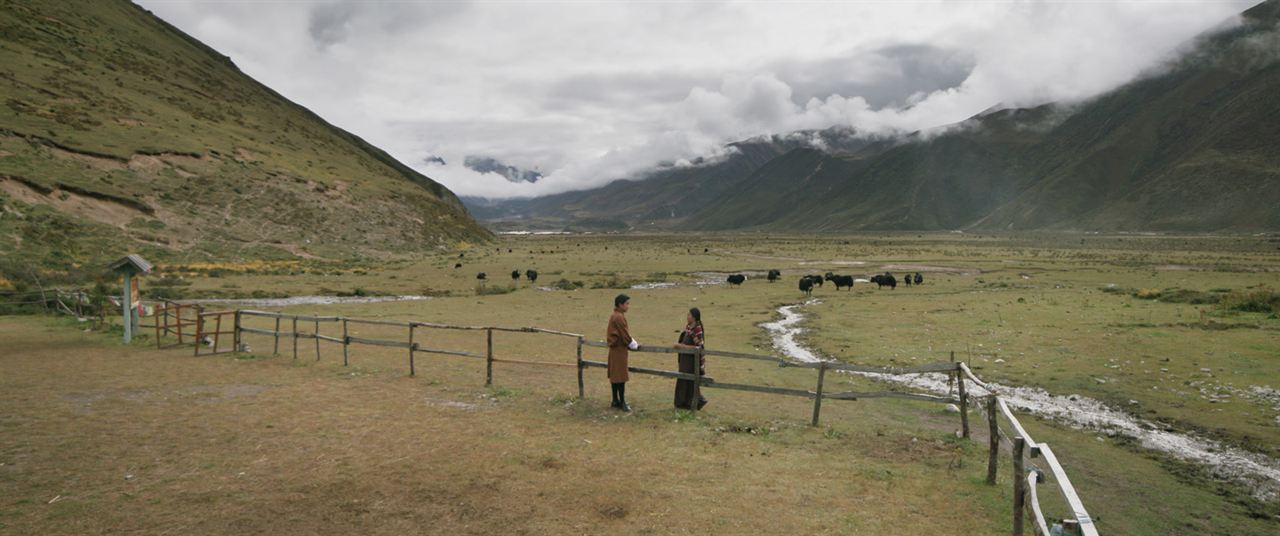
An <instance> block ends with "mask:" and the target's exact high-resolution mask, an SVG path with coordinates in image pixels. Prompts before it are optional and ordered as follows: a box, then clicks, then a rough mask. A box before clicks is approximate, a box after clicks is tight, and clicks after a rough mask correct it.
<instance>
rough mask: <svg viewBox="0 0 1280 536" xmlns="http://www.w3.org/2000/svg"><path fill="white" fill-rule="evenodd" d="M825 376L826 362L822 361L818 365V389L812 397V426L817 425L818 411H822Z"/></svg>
mask: <svg viewBox="0 0 1280 536" xmlns="http://www.w3.org/2000/svg"><path fill="white" fill-rule="evenodd" d="M826 376H827V362H826V361H823V362H822V364H821V365H820V366H819V367H818V389H817V392H816V394H817V396H814V397H813V426H817V425H818V413H819V412H821V411H822V381H823V379H824V378H825V377H826Z"/></svg>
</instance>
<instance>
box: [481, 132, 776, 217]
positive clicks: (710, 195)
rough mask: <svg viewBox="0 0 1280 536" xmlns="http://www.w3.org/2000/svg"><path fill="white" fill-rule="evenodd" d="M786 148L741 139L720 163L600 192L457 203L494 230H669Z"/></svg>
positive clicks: (656, 173)
mask: <svg viewBox="0 0 1280 536" xmlns="http://www.w3.org/2000/svg"><path fill="white" fill-rule="evenodd" d="M791 146H792V144H791V143H788V142H785V141H781V140H770V139H760V140H750V141H743V142H738V143H733V144H730V147H731V148H732V150H731V151H730V152H729V154H727V155H726V156H725V157H724V158H722V159H720V160H717V161H713V162H706V163H704V162H695V163H694V165H690V166H680V167H675V166H673V167H669V168H665V169H661V170H658V171H654V172H651V173H649V174H648V175H646V176H645V177H643V178H642V179H639V180H625V179H624V180H616V181H613V182H611V183H609V184H607V185H605V186H602V187H600V188H595V189H591V190H581V191H573V192H565V193H561V194H555V195H549V196H544V197H537V198H532V199H513V200H501V201H488V200H485V199H478V198H464V199H463V201H464V202H466V203H467V207H468V208H469V209H470V210H471V211H472V212H473V213H474V214H476V217H478V218H480V219H483V220H487V221H488V222H489V224H490V225H493V226H494V227H497V228H502V227H505V226H513V227H519V228H535V229H536V228H545V229H562V228H570V229H579V230H595V231H613V230H628V229H636V228H640V229H648V228H662V229H670V228H675V227H678V226H679V225H680V224H681V223H682V222H684V220H685V219H686V218H687V217H688V216H689V215H690V214H694V213H696V212H698V211H700V210H701V209H702V207H704V206H705V205H707V204H709V203H712V202H714V201H715V200H716V199H718V198H720V197H723V196H725V195H727V193H728V192H729V191H730V190H731V189H733V188H735V187H736V184H737V183H738V182H740V181H741V180H742V179H744V178H746V177H747V176H749V175H751V173H752V172H754V171H755V170H756V169H758V168H759V167H760V166H761V165H763V164H765V163H766V162H769V161H770V160H772V159H773V158H775V157H777V156H778V155H780V154H782V153H783V152H784V151H786V149H787V148H788V147H791Z"/></svg>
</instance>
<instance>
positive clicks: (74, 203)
mask: <svg viewBox="0 0 1280 536" xmlns="http://www.w3.org/2000/svg"><path fill="white" fill-rule="evenodd" d="M0 94H3V100H4V105H3V106H0V262H7V263H10V264H12V263H13V262H17V261H21V262H23V263H31V262H43V263H45V264H54V265H56V264H71V263H85V262H96V261H98V260H101V259H103V258H110V257H113V256H116V255H119V254H120V253H121V252H123V251H125V250H130V251H135V252H139V253H142V254H143V255H146V256H149V257H154V258H157V259H165V258H182V259H200V258H216V259H219V260H227V259H229V258H259V259H261V258H287V257H311V256H316V257H324V258H335V259H338V258H341V259H349V258H356V257H362V256H369V255H373V256H378V255H383V254H386V253H390V252H396V253H398V252H407V251H418V250H428V249H432V248H435V247H438V246H444V245H449V244H453V243H456V242H459V241H482V240H487V239H488V238H489V237H490V234H489V233H488V231H486V230H485V229H483V228H482V227H480V226H479V225H478V224H476V223H475V221H474V220H472V218H471V217H470V215H469V214H468V213H467V212H466V210H465V209H464V208H463V206H462V204H461V202H460V201H459V200H458V199H457V198H456V197H455V196H454V195H453V194H452V193H451V192H450V191H449V190H447V189H446V188H444V187H443V186H441V185H440V184H438V183H436V182H435V181H433V180H431V179H429V178H427V177H425V176H423V175H421V174H419V173H417V172H415V171H413V170H412V169H410V168H408V167H406V166H404V165H402V164H400V163H399V162H397V161H396V160H394V159H393V158H391V157H390V156H389V155H387V154H386V153H385V152H383V151H381V150H379V149H377V148H376V147H373V146H371V145H369V144H368V143H365V142H364V141H363V140H361V139H360V138H358V137H356V136H354V135H352V134H350V133H348V132H346V131H343V130H341V129H339V128H336V127H334V126H333V125H330V124H328V123H326V122H325V121H324V120H322V119H320V118H319V117H318V116H316V115H315V114H313V113H311V112H309V111H308V110H306V109H305V108H303V107H301V106H298V105H296V104H294V103H292V102H290V101H288V100H287V99H285V98H284V97H282V96H280V95H279V94H277V93H275V92H273V91H272V90H270V89H268V88H267V87H265V86H263V85H261V84H259V83H257V82H255V81H254V80H253V79H251V78H249V77H248V76H246V75H244V74H243V73H241V72H240V71H239V70H238V69H237V68H236V67H235V65H233V64H232V63H231V61H230V59H228V58H227V57H225V56H222V55H221V54H219V53H217V52H216V51H214V50H212V49H210V48H208V47H206V46H204V45H203V44H201V43H200V42H198V41H196V40H195V39H193V38H191V37H190V36H188V35H186V34H184V33H182V32H181V31H179V30H177V29H176V28H174V27H172V26H170V25H168V24H166V23H165V22H164V21H162V20H160V19H159V18H157V17H155V16H153V15H151V14H150V13H149V12H147V11H145V10H143V9H141V8H139V7H137V6H135V5H133V4H132V3H129V2H126V1H123V0H102V1H95V2H47V1H37V0H16V1H9V2H5V7H4V9H2V10H0Z"/></svg>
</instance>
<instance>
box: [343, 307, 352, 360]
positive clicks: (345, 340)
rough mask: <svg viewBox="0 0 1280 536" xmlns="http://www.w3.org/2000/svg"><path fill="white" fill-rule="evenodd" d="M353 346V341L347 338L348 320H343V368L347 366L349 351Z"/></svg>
mask: <svg viewBox="0 0 1280 536" xmlns="http://www.w3.org/2000/svg"><path fill="white" fill-rule="evenodd" d="M350 346H351V339H349V338H347V319H345V318H343V319H342V366H344V367H345V366H347V362H348V360H349V359H348V354H347V349H348V348H349V347H350Z"/></svg>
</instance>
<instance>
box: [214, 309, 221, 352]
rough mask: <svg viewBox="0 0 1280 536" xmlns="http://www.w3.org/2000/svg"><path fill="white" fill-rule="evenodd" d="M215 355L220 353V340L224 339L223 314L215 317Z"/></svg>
mask: <svg viewBox="0 0 1280 536" xmlns="http://www.w3.org/2000/svg"><path fill="white" fill-rule="evenodd" d="M213 318H214V321H213V353H215V354H216V353H218V339H221V338H222V313H218V314H216V315H214V316H213Z"/></svg>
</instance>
